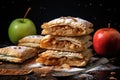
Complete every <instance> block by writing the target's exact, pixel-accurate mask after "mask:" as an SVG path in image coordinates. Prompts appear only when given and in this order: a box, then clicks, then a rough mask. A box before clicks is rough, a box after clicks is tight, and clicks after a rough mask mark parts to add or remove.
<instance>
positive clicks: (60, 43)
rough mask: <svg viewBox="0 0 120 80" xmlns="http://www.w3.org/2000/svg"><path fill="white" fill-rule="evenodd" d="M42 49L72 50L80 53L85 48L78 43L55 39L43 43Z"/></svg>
mask: <svg viewBox="0 0 120 80" xmlns="http://www.w3.org/2000/svg"><path fill="white" fill-rule="evenodd" d="M41 45H42V46H41V47H42V48H50V47H51V48H52V49H56V48H57V49H59V50H61V48H62V49H64V50H70V51H71V50H72V51H78V50H80V49H82V48H83V47H82V46H80V45H77V43H76V44H75V43H72V42H71V41H67V40H55V39H54V38H52V39H49V40H45V41H42V43H41Z"/></svg>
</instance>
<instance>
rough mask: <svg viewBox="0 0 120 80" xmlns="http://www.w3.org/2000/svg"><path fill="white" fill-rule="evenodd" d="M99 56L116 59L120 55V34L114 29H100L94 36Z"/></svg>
mask: <svg viewBox="0 0 120 80" xmlns="http://www.w3.org/2000/svg"><path fill="white" fill-rule="evenodd" d="M93 48H94V50H95V52H96V54H97V55H101V56H105V57H114V56H118V55H119V54H120V33H119V32H118V31H117V30H116V29H114V28H100V29H98V30H97V31H96V32H95V33H94V35H93Z"/></svg>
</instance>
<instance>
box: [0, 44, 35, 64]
mask: <svg viewBox="0 0 120 80" xmlns="http://www.w3.org/2000/svg"><path fill="white" fill-rule="evenodd" d="M36 55H37V50H36V49H35V48H31V47H25V46H7V47H3V48H0V60H2V61H9V62H14V63H22V62H23V61H25V60H27V59H29V58H32V57H34V56H36Z"/></svg>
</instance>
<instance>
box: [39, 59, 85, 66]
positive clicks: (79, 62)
mask: <svg viewBox="0 0 120 80" xmlns="http://www.w3.org/2000/svg"><path fill="white" fill-rule="evenodd" d="M38 61H39V62H40V63H44V64H45V65H53V66H56V65H57V66H62V65H63V64H68V65H69V66H81V65H82V66H85V65H86V64H87V61H86V60H85V59H79V58H68V57H61V58H55V57H41V58H39V60H38Z"/></svg>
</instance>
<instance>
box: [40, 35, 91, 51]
mask: <svg viewBox="0 0 120 80" xmlns="http://www.w3.org/2000/svg"><path fill="white" fill-rule="evenodd" d="M91 39H92V37H91V36H89V35H86V36H81V37H60V36H52V35H46V36H45V37H43V38H42V39H41V41H40V47H41V48H45V49H52V50H60V51H71V52H80V51H83V50H86V49H87V48H89V47H90V46H91V45H92V42H91V41H90V40H91Z"/></svg>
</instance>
